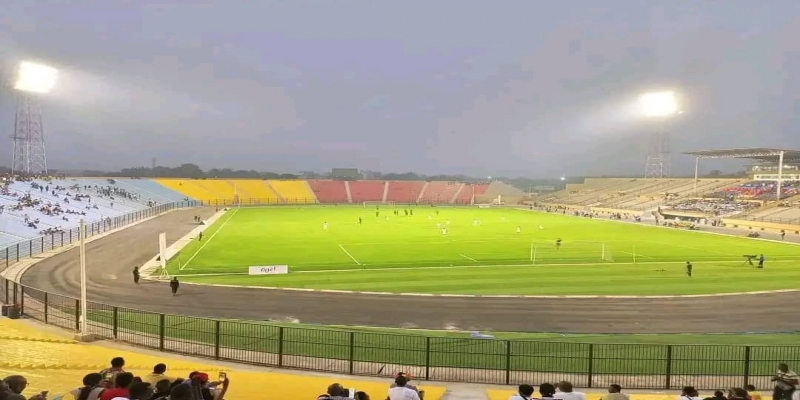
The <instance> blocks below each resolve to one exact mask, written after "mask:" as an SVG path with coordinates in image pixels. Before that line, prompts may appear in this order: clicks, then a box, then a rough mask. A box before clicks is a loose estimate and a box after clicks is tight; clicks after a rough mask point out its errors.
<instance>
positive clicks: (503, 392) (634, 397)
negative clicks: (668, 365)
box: [486, 382, 713, 400]
mask: <svg viewBox="0 0 800 400" xmlns="http://www.w3.org/2000/svg"><path fill="white" fill-rule="evenodd" d="M553 383H554V384H555V383H558V382H553ZM536 389H538V387H537V388H536ZM624 390H625V388H623V391H624ZM516 394H517V391H516V390H513V389H489V390H487V391H486V396H487V398H488V399H489V400H508V399H515V398H521V397H519V396H518V395H517V397H514V395H516ZM712 394H713V393H705V395H704V396H702V397H700V398H708V397H711V396H712ZM560 396H563V395H562V394H557V396H556V398H557V399H560V398H562V397H560ZM603 396H608V393H603V392H601V391H598V390H597V389H595V391H594V392H588V393H585V397H584V396H582V397H580V398H585V400H600V399H601V398H602V397H603ZM626 396H627V397H628V398H629V399H630V400H675V399H676V398H679V397H681V398H682V397H685V396H677V395H674V394H667V393H653V394H650V393H639V392H635V393H626ZM539 397H540V396H539V395H538V393H534V396H533V398H539ZM563 398H567V397H563ZM568 398H570V399H571V398H575V397H573V396H570V397H568Z"/></svg>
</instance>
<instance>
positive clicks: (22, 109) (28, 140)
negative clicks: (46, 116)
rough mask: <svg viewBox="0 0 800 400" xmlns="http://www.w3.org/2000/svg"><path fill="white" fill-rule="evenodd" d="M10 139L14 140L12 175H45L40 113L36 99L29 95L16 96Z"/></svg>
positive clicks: (42, 129)
mask: <svg viewBox="0 0 800 400" xmlns="http://www.w3.org/2000/svg"><path fill="white" fill-rule="evenodd" d="M11 139H13V140H14V159H13V162H12V164H11V171H12V173H15V174H24V175H31V174H40V173H41V174H46V173H47V151H46V148H45V144H44V127H43V126H42V111H41V109H40V108H39V105H38V104H37V102H36V99H34V98H33V97H31V96H29V95H24V94H18V95H17V114H16V119H15V121H14V134H13V135H12V136H11Z"/></svg>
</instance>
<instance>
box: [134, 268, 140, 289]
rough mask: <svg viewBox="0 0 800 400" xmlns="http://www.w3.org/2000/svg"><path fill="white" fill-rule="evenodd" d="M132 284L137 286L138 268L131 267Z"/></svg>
mask: <svg viewBox="0 0 800 400" xmlns="http://www.w3.org/2000/svg"><path fill="white" fill-rule="evenodd" d="M133 283H135V284H137V285H138V284H139V267H133Z"/></svg>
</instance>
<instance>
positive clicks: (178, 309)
mask: <svg viewBox="0 0 800 400" xmlns="http://www.w3.org/2000/svg"><path fill="white" fill-rule="evenodd" d="M213 213H214V210H213V209H200V210H198V209H190V210H179V211H174V212H171V213H168V214H166V215H163V216H160V217H158V218H155V219H153V220H150V221H147V222H144V223H141V224H139V225H137V226H133V227H130V228H128V229H125V230H122V231H120V232H118V233H115V234H112V235H109V236H107V237H105V238H101V239H98V240H96V241H93V242H91V243H88V244H87V246H86V258H87V263H86V267H87V270H88V275H89V276H88V288H89V290H88V292H89V300H90V301H94V302H100V303H105V304H110V305H117V306H121V307H127V308H133V309H139V310H147V311H153V312H162V313H168V314H182V315H192V316H200V317H216V318H242V319H254V320H297V321H299V322H303V323H319V324H339V325H366V326H382V327H416V328H425V329H445V328H457V329H463V330H494V331H527V332H564V333H668V332H686V333H703V332H764V331H788V330H800V318H797V317H796V310H795V307H793V306H792V305H793V304H797V302H798V300H800V293H794V292H789V293H774V294H758V295H742V296H719V297H694V298H690V297H683V298H640V299H611V298H591V299H588V298H585V299H572V298H547V299H530V298H528V299H525V298H480V297H477V298H467V297H440V296H434V297H425V296H398V295H365V294H348V293H325V292H303V291H282V290H269V289H250V288H225V287H212V286H200V285H188V284H184V285H182V286H181V289H180V293H179V295H178V296H175V297H173V296H172V295H171V294H170V290H169V287H168V285H167V284H166V283H155V282H147V283H140V284H139V285H135V284H134V283H133V280H132V273H131V271H132V269H133V267H134V266H136V265H142V264H144V263H145V262H147V261H148V260H150V259H151V258H152V257H153V256H154V255H155V254H156V253H158V241H157V237H158V234H159V233H161V232H166V234H167V242H168V245H169V244H171V243H174V242H175V241H177V240H179V239H180V238H182V237H183V236H184V235H186V234H187V233H189V232H190V231H191V230H192V229H193V228H195V227H196V225H195V224H193V223H192V217H193V216H194V215H201V216H202V217H204V218H206V217H209V216H211V215H212V214H213ZM79 275H80V273H79V267H78V249H73V250H70V251H67V252H65V253H62V254H59V255H56V256H54V257H51V258H48V259H45V260H43V261H41V262H39V263H37V264H36V265H34V266H33V267H32V268H31V269H30V270H28V272H27V273H25V275H24V276H23V278H22V283H23V284H24V285H26V286H30V287H33V288H38V289H42V290H44V291H48V292H54V293H59V294H65V295H69V296H74V297H78V295H79Z"/></svg>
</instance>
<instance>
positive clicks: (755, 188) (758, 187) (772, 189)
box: [718, 181, 800, 200]
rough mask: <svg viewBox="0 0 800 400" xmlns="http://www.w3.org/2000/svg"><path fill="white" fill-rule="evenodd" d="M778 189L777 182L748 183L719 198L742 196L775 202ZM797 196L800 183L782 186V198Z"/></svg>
mask: <svg viewBox="0 0 800 400" xmlns="http://www.w3.org/2000/svg"><path fill="white" fill-rule="evenodd" d="M777 189H778V183H777V182H767V181H756V182H747V183H743V184H741V185H739V186H736V187H733V188H728V189H725V190H723V191H722V192H721V196H718V197H723V198H727V199H729V200H732V199H735V198H737V197H740V196H744V197H748V198H751V199H756V200H775V199H776V196H777ZM796 195H800V182H797V181H791V182H783V185H781V196H782V197H790V196H796Z"/></svg>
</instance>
